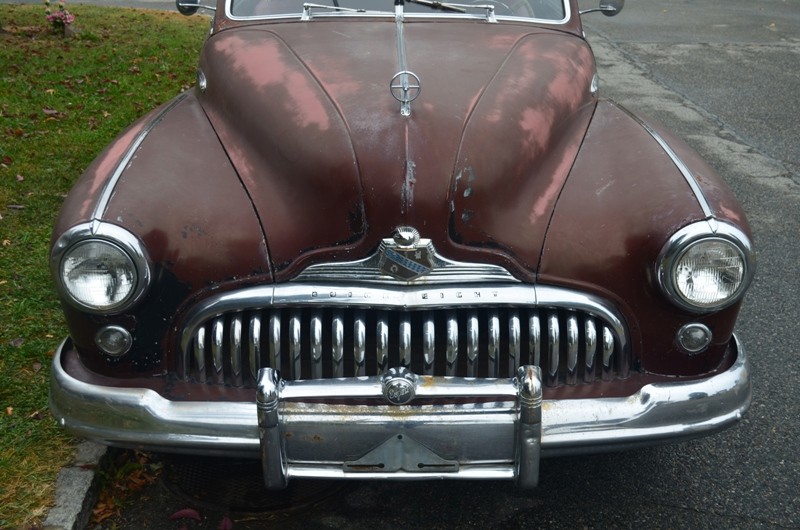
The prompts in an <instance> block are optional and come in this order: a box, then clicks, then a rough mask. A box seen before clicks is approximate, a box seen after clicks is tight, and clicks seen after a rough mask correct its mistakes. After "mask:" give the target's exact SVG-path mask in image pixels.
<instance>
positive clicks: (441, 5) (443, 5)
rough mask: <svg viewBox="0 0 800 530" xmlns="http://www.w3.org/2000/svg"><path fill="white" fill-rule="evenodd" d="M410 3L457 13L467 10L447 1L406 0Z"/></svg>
mask: <svg viewBox="0 0 800 530" xmlns="http://www.w3.org/2000/svg"><path fill="white" fill-rule="evenodd" d="M405 1H406V2H408V3H409V4H419V5H421V6H426V7H430V8H431V9H438V10H439V11H455V12H456V13H466V12H467V10H466V9H464V7H462V6H460V5H458V4H448V3H447V2H437V1H436V0H405Z"/></svg>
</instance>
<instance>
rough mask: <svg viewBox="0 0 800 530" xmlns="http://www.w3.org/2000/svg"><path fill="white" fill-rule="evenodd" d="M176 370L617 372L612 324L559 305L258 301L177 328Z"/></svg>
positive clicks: (198, 373) (622, 369) (575, 376)
mask: <svg viewBox="0 0 800 530" xmlns="http://www.w3.org/2000/svg"><path fill="white" fill-rule="evenodd" d="M187 333H190V334H191V335H190V336H187V337H185V340H184V341H183V344H184V345H185V346H184V349H185V351H184V352H183V357H182V364H183V365H182V366H181V372H182V373H181V375H182V376H183V377H184V378H185V379H186V380H192V381H198V382H204V383H209V384H220V385H221V384H226V385H233V386H245V387H252V386H255V381H256V375H257V373H258V370H259V369H260V368H262V367H266V366H270V367H273V368H276V369H277V370H279V371H280V372H281V375H282V377H284V378H285V379H289V380H297V379H319V378H336V377H354V376H366V375H377V374H380V373H383V372H384V371H385V370H386V369H388V368H390V367H398V366H405V367H408V368H409V369H410V370H412V371H413V372H415V373H417V374H423V375H437V376H445V375H456V376H467V377H479V378H486V377H510V376H513V375H514V374H515V372H516V369H517V368H518V367H519V366H520V365H524V364H534V365H538V366H540V367H541V368H542V374H543V377H544V383H545V384H546V385H548V386H558V385H562V384H567V385H574V384H580V383H583V382H591V381H594V380H596V379H606V380H607V379H612V378H615V377H625V376H626V375H627V373H628V370H629V366H628V364H629V363H630V361H629V359H628V358H627V357H628V356H627V355H626V352H625V349H626V348H625V340H624V337H621V336H620V333H619V326H616V327H615V326H614V324H613V323H610V322H607V321H605V320H604V319H603V318H601V317H599V316H597V315H594V314H591V313H590V312H587V311H584V310H571V309H564V308H561V307H535V308H531V307H522V308H516V307H504V306H499V307H491V306H490V307H456V308H432V309H413V310H408V309H397V308H384V309H373V308H368V307H356V308H350V307H296V308H291V307H290V308H284V307H268V308H264V309H249V310H241V311H239V310H229V311H226V312H224V313H223V314H221V315H217V316H214V317H213V318H209V319H207V320H205V321H203V322H201V323H200V324H199V325H197V326H194V327H193V328H192V329H191V330H187Z"/></svg>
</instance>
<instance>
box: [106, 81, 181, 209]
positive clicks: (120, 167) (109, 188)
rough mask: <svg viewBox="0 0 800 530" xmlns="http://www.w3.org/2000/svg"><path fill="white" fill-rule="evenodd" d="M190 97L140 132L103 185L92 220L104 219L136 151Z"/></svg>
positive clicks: (168, 107)
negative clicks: (123, 173)
mask: <svg viewBox="0 0 800 530" xmlns="http://www.w3.org/2000/svg"><path fill="white" fill-rule="evenodd" d="M188 95H189V93H188V91H187V92H184V93H182V94H180V95H179V96H178V97H176V98H175V99H173V100H172V101H171V102H170V103H168V104H167V105H166V106H165V107H164V108H163V109H161V111H160V112H159V113H158V114H156V116H154V117H153V119H152V120H150V121H149V122H148V123H147V125H145V127H144V128H143V129H142V130H141V131H139V134H137V135H136V139H134V141H133V142H132V143H131V145H130V146H129V147H128V150H127V151H125V154H124V155H123V157H122V159H121V160H120V161H119V163H118V164H117V167H116V169H115V170H114V173H113V174H112V175H111V178H109V179H108V180H107V181H106V182H105V184H104V185H103V190H102V191H101V192H100V198H99V199H98V200H97V204H95V207H94V210H93V212H92V220H95V221H99V220H100V219H102V217H103V214H104V213H105V211H106V208H108V203H109V202H110V201H111V196H112V195H113V194H114V188H116V187H117V182H119V179H120V177H122V172H123V171H125V169H126V168H127V167H128V164H130V162H131V160H132V159H133V155H135V154H136V151H138V150H139V147H141V145H142V142H144V139H145V138H147V135H148V134H150V132H151V131H152V130H153V129H154V128H155V126H156V125H158V124H159V123H160V122H161V120H162V119H164V116H165V115H166V114H167V113H168V112H169V111H171V110H172V109H174V108H175V107H177V106H178V104H179V103H180V102H181V101H183V100H184V99H186V96H188Z"/></svg>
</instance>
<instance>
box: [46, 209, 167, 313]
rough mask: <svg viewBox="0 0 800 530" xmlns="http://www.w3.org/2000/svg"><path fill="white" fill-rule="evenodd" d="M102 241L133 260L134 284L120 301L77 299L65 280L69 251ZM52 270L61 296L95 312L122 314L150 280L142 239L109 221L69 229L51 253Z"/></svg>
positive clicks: (79, 306)
mask: <svg viewBox="0 0 800 530" xmlns="http://www.w3.org/2000/svg"><path fill="white" fill-rule="evenodd" d="M90 243H99V244H101V245H108V246H109V247H110V248H113V249H115V250H116V251H118V252H120V253H122V254H123V255H124V256H125V257H127V259H128V260H129V261H130V266H131V269H132V273H133V279H132V284H133V287H132V288H131V289H130V292H129V293H128V294H127V295H126V296H125V297H124V298H122V299H121V300H118V301H115V302H114V303H109V304H105V305H94V304H90V303H87V302H85V301H83V300H81V299H79V298H77V297H76V296H75V295H74V294H73V291H72V290H71V289H70V288H69V287H68V286H67V285H65V283H64V280H63V274H62V272H63V268H64V264H65V259H66V258H67V257H68V256H69V253H70V252H72V251H73V250H75V249H78V248H80V247H81V246H83V245H86V244H90ZM50 270H51V275H52V277H53V280H54V282H55V285H56V288H57V290H58V292H59V295H60V296H61V298H62V299H63V300H64V301H66V302H67V303H69V304H70V305H72V306H73V307H76V308H78V309H80V310H81V311H85V312H87V313H92V314H104V315H107V314H119V313H122V312H124V311H126V310H128V309H129V308H130V307H132V306H133V305H135V304H136V303H137V302H138V301H139V300H141V298H142V296H143V295H144V293H145V292H146V291H147V289H148V287H149V285H150V280H151V274H150V262H149V260H148V257H147V254H146V252H145V250H144V246H143V245H142V243H141V241H140V240H139V239H138V238H137V237H136V236H134V235H133V234H132V233H130V232H129V231H128V230H126V229H124V228H122V227H120V226H117V225H112V224H108V223H100V222H95V223H86V224H81V225H78V226H75V227H73V228H71V229H69V230H67V231H66V232H65V233H64V234H63V235H62V236H61V237H59V238H58V240H57V241H56V243H55V245H54V246H53V249H52V252H51V256H50Z"/></svg>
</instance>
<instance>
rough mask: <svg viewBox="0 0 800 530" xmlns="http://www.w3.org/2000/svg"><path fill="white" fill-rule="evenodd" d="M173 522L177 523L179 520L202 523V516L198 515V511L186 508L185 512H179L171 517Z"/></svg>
mask: <svg viewBox="0 0 800 530" xmlns="http://www.w3.org/2000/svg"><path fill="white" fill-rule="evenodd" d="M169 518H170V520H171V521H175V520H178V519H194V520H195V521H198V522H200V521H202V519H201V518H200V514H199V513H197V510H193V509H191V508H184V509H183V510H178V511H177V512H175V513H173V514H172V515H170V516H169Z"/></svg>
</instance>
